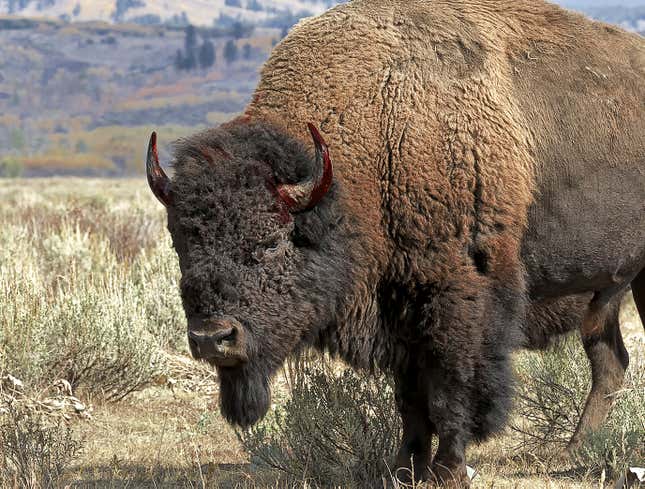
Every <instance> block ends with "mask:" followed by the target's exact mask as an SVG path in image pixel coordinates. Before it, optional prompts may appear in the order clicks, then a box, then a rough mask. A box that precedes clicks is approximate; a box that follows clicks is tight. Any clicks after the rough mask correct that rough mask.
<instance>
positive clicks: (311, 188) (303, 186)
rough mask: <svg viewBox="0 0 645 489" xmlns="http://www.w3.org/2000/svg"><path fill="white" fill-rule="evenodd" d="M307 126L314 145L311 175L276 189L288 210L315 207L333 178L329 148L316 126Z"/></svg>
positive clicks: (309, 124) (294, 210) (295, 210)
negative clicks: (314, 162)
mask: <svg viewBox="0 0 645 489" xmlns="http://www.w3.org/2000/svg"><path fill="white" fill-rule="evenodd" d="M307 127H308V128H309V132H310V133H311V137H312V138H313V140H314V145H315V146H316V164H315V167H314V171H313V175H312V177H311V178H310V179H309V180H306V181H304V182H300V183H296V184H283V185H279V186H278V189H277V190H278V194H279V195H280V198H281V199H282V200H283V201H284V202H285V204H287V207H288V208H289V211H290V212H300V211H306V210H308V209H311V208H313V207H315V206H316V204H318V202H320V201H321V199H322V198H323V197H324V196H325V194H326V193H327V192H328V191H329V187H331V182H332V179H333V169H332V165H331V157H330V156H329V148H327V144H325V140H324V139H323V138H322V136H321V135H320V133H319V132H318V129H316V126H314V125H313V124H311V123H308V124H307Z"/></svg>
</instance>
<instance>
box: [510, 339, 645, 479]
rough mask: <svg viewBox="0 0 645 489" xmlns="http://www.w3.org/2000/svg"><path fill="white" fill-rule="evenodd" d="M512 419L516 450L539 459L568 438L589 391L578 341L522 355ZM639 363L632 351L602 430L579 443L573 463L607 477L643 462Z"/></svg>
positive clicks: (643, 388) (644, 397)
mask: <svg viewBox="0 0 645 489" xmlns="http://www.w3.org/2000/svg"><path fill="white" fill-rule="evenodd" d="M516 367H517V373H518V376H519V377H520V379H521V382H519V383H518V384H519V385H520V390H519V392H518V396H517V402H516V406H517V413H516V414H517V415H518V416H517V417H516V418H515V419H516V421H515V422H513V423H512V424H511V428H512V429H513V430H514V431H516V432H517V433H519V434H520V435H521V441H520V447H521V448H523V449H526V450H529V451H530V452H532V453H533V454H534V455H536V456H538V457H540V458H544V459H546V458H549V457H551V456H553V455H554V454H557V453H560V452H561V451H562V450H564V448H565V447H566V445H567V443H568V441H569V439H570V438H571V436H572V435H573V433H574V431H575V428H576V425H577V423H578V420H579V419H580V416H581V415H582V411H583V409H584V405H585V401H586V398H587V394H588V393H589V390H590V388H591V369H590V367H589V362H588V360H587V357H586V355H585V352H584V349H583V348H582V345H581V342H580V340H579V338H577V337H576V336H570V337H567V338H565V339H563V340H562V341H560V342H558V343H557V344H556V345H555V346H554V347H553V348H551V349H550V350H548V351H546V352H543V353H528V352H525V353H522V354H520V355H519V356H518V360H517V362H516ZM644 367H645V360H644V356H643V354H642V351H639V350H638V349H635V350H634V351H633V352H632V355H631V360H630V366H629V368H628V370H627V372H626V375H625V382H624V385H623V389H622V390H621V391H620V392H619V393H618V395H617V398H616V402H615V405H614V407H613V409H612V411H611V413H610V415H609V417H608V419H607V420H606V421H605V423H604V424H603V426H602V427H601V428H600V429H599V430H597V431H596V432H595V433H592V434H591V435H590V436H589V437H587V438H586V439H584V441H583V444H582V446H581V447H580V449H578V450H577V451H576V453H575V454H573V457H574V458H573V462H574V463H577V464H579V465H582V466H584V467H585V468H586V469H592V470H593V469H597V470H598V472H600V471H602V470H606V471H607V472H608V473H609V474H610V475H611V474H614V473H618V472H621V471H623V470H624V469H625V467H627V466H628V465H630V464H632V465H638V464H642V463H643V460H645V443H644V442H643V440H645V369H644Z"/></svg>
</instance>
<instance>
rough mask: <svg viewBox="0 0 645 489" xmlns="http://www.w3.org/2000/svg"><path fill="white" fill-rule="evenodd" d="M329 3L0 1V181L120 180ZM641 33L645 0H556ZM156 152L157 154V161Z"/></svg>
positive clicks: (211, 109)
mask: <svg viewBox="0 0 645 489" xmlns="http://www.w3.org/2000/svg"><path fill="white" fill-rule="evenodd" d="M336 3H337V2H336V1H334V0H184V1H170V0H0V176H17V175H24V176H48V175H84V176H128V175H134V174H139V173H140V172H141V169H142V164H143V163H142V161H143V160H142V158H143V156H142V155H143V151H144V147H145V144H146V140H147V137H148V134H149V132H150V131H151V130H152V129H157V130H158V131H159V132H160V134H161V140H162V141H163V142H164V143H165V144H167V143H168V142H170V141H172V140H173V139H176V138H177V137H180V136H182V135H185V134H188V133H191V132H193V131H195V130H196V129H198V128H202V127H206V126H212V125H216V124H218V123H220V122H222V121H224V120H227V119H229V118H231V117H233V116H234V115H235V114H236V113H238V112H239V111H240V110H241V109H242V108H243V107H244V105H245V104H246V103H247V101H248V100H249V98H250V96H251V93H252V90H253V88H254V86H255V84H256V82H257V76H258V69H259V67H260V66H261V65H262V63H263V61H264V60H265V59H266V58H267V57H268V55H269V53H270V51H271V49H272V47H273V46H274V45H275V44H276V43H277V42H279V41H280V39H282V37H284V36H285V35H286V34H287V32H288V31H289V29H290V27H291V26H292V25H293V24H294V23H295V22H297V21H298V20H299V19H300V18H302V17H305V16H310V15H315V14H319V13H321V12H323V11H324V10H325V9H327V8H329V7H331V6H333V5H335V4H336ZM560 3H561V4H562V5H564V6H567V7H570V8H575V9H578V10H581V11H583V12H585V13H586V14H587V15H589V16H591V17H594V18H598V19H602V20H605V21H608V22H612V23H616V24H619V25H621V26H623V27H625V28H627V29H630V30H633V31H640V32H643V31H645V0H609V1H603V0H561V2H560ZM165 149H166V148H162V154H163V153H165Z"/></svg>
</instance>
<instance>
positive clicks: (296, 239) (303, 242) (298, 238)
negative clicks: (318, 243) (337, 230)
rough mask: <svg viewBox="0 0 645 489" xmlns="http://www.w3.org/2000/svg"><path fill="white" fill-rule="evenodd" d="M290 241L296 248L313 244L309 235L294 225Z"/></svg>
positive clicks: (308, 246)
mask: <svg viewBox="0 0 645 489" xmlns="http://www.w3.org/2000/svg"><path fill="white" fill-rule="evenodd" d="M291 242H292V243H293V245H294V246H295V247H296V248H310V247H312V246H313V242H312V241H311V239H310V238H309V236H307V235H306V234H304V233H303V232H302V231H301V230H300V229H299V228H298V226H296V227H294V229H293V232H292V233H291Z"/></svg>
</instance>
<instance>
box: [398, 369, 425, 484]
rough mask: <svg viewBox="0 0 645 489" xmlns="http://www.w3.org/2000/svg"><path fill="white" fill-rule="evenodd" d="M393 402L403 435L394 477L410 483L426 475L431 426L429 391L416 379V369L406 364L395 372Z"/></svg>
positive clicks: (417, 373) (417, 372) (417, 374)
mask: <svg viewBox="0 0 645 489" xmlns="http://www.w3.org/2000/svg"><path fill="white" fill-rule="evenodd" d="M395 381H396V403H397V407H398V410H399V413H400V414H401V420H402V424H403V436H402V439H401V448H400V449H399V453H398V455H397V457H396V473H395V475H396V478H397V479H398V480H399V481H401V482H403V483H405V484H409V483H411V482H412V481H415V482H417V481H420V480H425V479H427V478H428V476H429V469H430V462H431V458H432V435H433V433H434V425H433V424H432V422H431V421H430V416H429V413H428V392H427V389H426V388H425V386H424V385H423V382H422V380H421V379H420V378H419V368H418V367H417V366H416V365H414V366H406V368H404V369H402V370H401V371H400V372H398V373H397V375H396V377H395Z"/></svg>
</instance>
